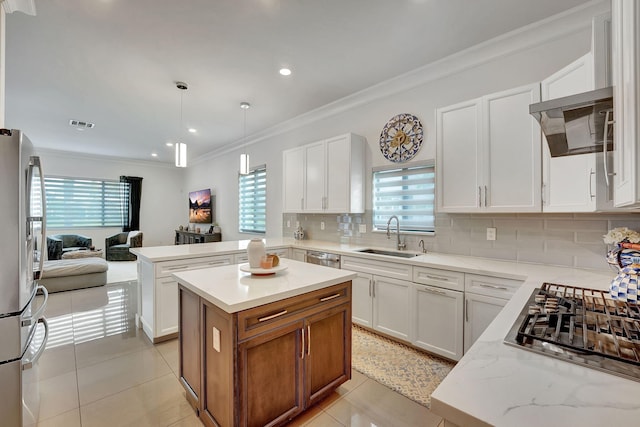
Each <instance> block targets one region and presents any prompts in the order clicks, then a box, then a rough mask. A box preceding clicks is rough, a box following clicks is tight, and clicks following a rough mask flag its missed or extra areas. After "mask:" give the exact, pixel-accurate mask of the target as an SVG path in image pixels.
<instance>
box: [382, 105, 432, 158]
mask: <svg viewBox="0 0 640 427" xmlns="http://www.w3.org/2000/svg"><path fill="white" fill-rule="evenodd" d="M422 136H423V130H422V123H420V119H418V118H417V117H416V116H414V115H413V114H408V113H404V114H398V115H397V116H393V117H392V118H391V120H389V121H388V122H387V124H386V125H384V128H382V132H381V133H380V151H381V152H382V155H383V156H384V157H385V158H387V159H388V160H390V161H392V162H395V163H403V162H406V161H409V160H411V159H412V158H413V157H414V156H415V155H416V154H417V153H418V151H419V150H420V147H421V146H422Z"/></svg>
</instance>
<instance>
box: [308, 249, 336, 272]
mask: <svg viewBox="0 0 640 427" xmlns="http://www.w3.org/2000/svg"><path fill="white" fill-rule="evenodd" d="M307 262H308V263H310V264H317V265H324V266H325V267H333V268H340V255H336V254H330V253H327V252H315V251H307Z"/></svg>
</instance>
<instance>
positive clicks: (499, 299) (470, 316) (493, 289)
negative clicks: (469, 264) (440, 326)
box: [464, 274, 522, 352]
mask: <svg viewBox="0 0 640 427" xmlns="http://www.w3.org/2000/svg"><path fill="white" fill-rule="evenodd" d="M521 285H522V281H520V280H514V279H507V278H501V277H491V276H482V275H477V274H465V279H464V287H465V314H464V320H465V325H464V351H465V352H466V351H467V350H469V348H470V347H471V346H472V345H473V343H474V342H475V341H476V340H477V339H478V337H479V336H480V335H482V333H483V332H484V330H485V329H487V326H489V324H490V323H491V322H492V321H493V319H495V317H496V316H497V315H498V313H500V311H501V310H502V307H504V306H505V305H506V304H507V302H508V301H509V299H510V298H511V296H513V294H514V293H515V291H516V290H517V289H518V288H519V287H520V286H521Z"/></svg>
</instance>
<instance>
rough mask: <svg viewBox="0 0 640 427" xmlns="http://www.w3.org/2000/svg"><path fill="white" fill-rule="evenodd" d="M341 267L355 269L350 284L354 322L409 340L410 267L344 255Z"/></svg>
mask: <svg viewBox="0 0 640 427" xmlns="http://www.w3.org/2000/svg"><path fill="white" fill-rule="evenodd" d="M342 269H343V270H351V271H355V272H357V273H358V277H357V278H356V279H354V280H353V281H352V285H351V289H352V290H351V292H352V307H351V314H352V321H353V323H356V324H358V325H361V326H365V327H367V328H371V329H374V330H376V331H378V332H381V333H383V334H386V335H389V336H392V337H395V338H398V339H401V340H403V341H407V342H411V341H412V339H411V336H410V332H411V327H410V315H409V297H410V286H411V282H410V279H411V275H412V267H411V266H410V265H405V264H396V263H389V262H380V261H377V260H371V259H364V258H354V257H347V256H344V257H342ZM373 272H375V273H376V274H373ZM385 274H386V275H385ZM389 276H393V277H389Z"/></svg>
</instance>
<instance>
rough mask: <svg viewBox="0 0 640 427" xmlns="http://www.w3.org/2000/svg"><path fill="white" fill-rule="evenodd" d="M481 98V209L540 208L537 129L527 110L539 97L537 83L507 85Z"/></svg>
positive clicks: (502, 210) (515, 210) (538, 140)
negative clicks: (482, 152)
mask: <svg viewBox="0 0 640 427" xmlns="http://www.w3.org/2000/svg"><path fill="white" fill-rule="evenodd" d="M482 101H483V107H482V111H483V112H484V119H483V124H484V134H483V142H484V151H485V153H484V155H485V159H486V161H484V162H483V165H484V179H483V181H484V186H483V189H482V190H483V194H482V199H483V200H482V204H483V206H484V208H485V210H487V211H492V212H540V210H541V204H542V201H541V194H540V191H541V189H540V179H541V177H540V174H541V172H540V170H541V163H540V161H541V160H540V159H541V152H540V145H541V131H540V125H539V124H538V123H537V121H536V120H535V118H534V117H533V116H531V114H529V105H530V104H532V103H536V102H539V101H540V86H539V85H538V84H537V83H536V84H534V85H527V86H523V87H519V88H515V89H510V90H507V91H503V92H499V93H495V94H491V95H488V96H485V97H483V98H482Z"/></svg>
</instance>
